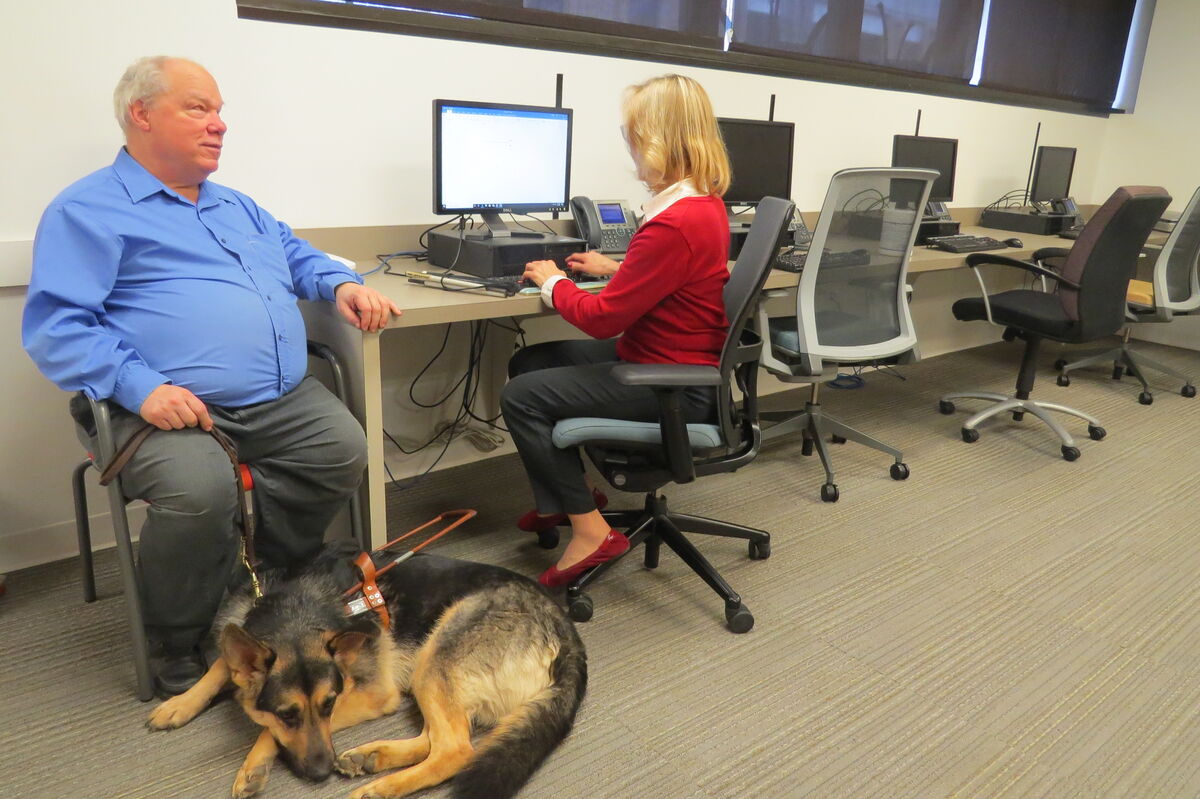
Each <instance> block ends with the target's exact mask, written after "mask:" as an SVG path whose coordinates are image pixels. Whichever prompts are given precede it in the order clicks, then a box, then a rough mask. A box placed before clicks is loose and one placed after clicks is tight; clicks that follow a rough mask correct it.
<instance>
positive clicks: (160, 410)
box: [138, 383, 213, 432]
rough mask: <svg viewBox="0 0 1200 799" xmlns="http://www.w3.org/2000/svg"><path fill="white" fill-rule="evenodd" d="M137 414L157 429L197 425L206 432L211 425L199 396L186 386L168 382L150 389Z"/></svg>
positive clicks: (175, 428)
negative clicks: (182, 386)
mask: <svg viewBox="0 0 1200 799" xmlns="http://www.w3.org/2000/svg"><path fill="white" fill-rule="evenodd" d="M138 414H139V415H140V416H141V417H142V418H143V419H145V420H146V421H147V422H149V423H150V424H152V425H154V426H155V427H157V428H158V429H159V430H182V429H183V428H185V427H195V426H197V425H199V426H200V428H201V429H202V430H204V431H205V432H208V431H209V430H212V426H213V420H212V417H211V416H209V415H208V408H207V407H205V405H204V403H203V402H201V401H200V398H199V397H197V396H196V395H195V394H193V393H192V392H190V391H188V390H187V389H186V388H181V387H180V386H173V385H171V384H170V383H163V384H162V385H161V386H159V387H158V388H156V389H154V390H153V391H151V392H150V396H148V397H146V401H145V402H143V403H142V407H141V408H139V409H138Z"/></svg>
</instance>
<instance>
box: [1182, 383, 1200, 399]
mask: <svg viewBox="0 0 1200 799" xmlns="http://www.w3.org/2000/svg"><path fill="white" fill-rule="evenodd" d="M1179 395H1180V396H1182V397H1194V396H1196V387H1195V386H1193V385H1191V384H1190V383H1189V384H1188V385H1186V386H1184V387H1183V388H1181V389H1179Z"/></svg>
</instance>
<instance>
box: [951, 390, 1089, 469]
mask: <svg viewBox="0 0 1200 799" xmlns="http://www.w3.org/2000/svg"><path fill="white" fill-rule="evenodd" d="M957 399H980V400H987V401H988V402H993V403H995V404H994V405H992V406H991V407H988V408H984V409H983V410H982V411H980V412H979V413H976V414H975V415H973V416H970V417H968V418H967V420H966V421H965V422H963V426H962V437H963V440H964V441H966V442H967V443H973V442H974V441H977V440H978V439H979V431H978V430H977V429H976V428H977V427H978V426H979V424H980V423H982V422H984V421H987V420H988V419H990V418H992V417H993V416H997V415H999V414H1001V413H1012V415H1013V419H1014V420H1016V421H1018V422H1019V421H1021V420H1022V419H1023V418H1024V416H1025V414H1026V413H1030V414H1033V415H1034V416H1036V417H1037V418H1038V419H1040V420H1041V421H1043V422H1044V423H1045V424H1046V426H1047V427H1049V428H1050V429H1051V430H1053V431H1054V434H1055V435H1057V436H1058V438H1059V440H1060V441H1061V442H1062V454H1063V458H1065V459H1066V460H1069V461H1073V460H1075V459H1076V458H1078V457H1079V449H1078V448H1077V447H1076V446H1075V439H1074V438H1072V437H1071V434H1070V433H1068V432H1067V429H1066V428H1065V427H1063V426H1062V425H1061V424H1059V423H1058V420H1057V419H1055V418H1054V417H1053V416H1051V415H1050V411H1054V412H1056V413H1065V414H1067V415H1068V416H1076V417H1078V418H1080V419H1083V420H1084V421H1086V422H1087V423H1088V435H1089V436H1090V437H1091V438H1092V439H1093V440H1094V441H1099V440H1100V439H1102V438H1104V436H1105V435H1106V432H1105V430H1104V428H1103V427H1101V426H1100V420H1099V419H1097V418H1096V417H1095V416H1092V415H1091V414H1087V413H1084V412H1083V411H1080V410H1076V409H1075V408H1069V407H1067V406H1066V405H1060V404H1059V403H1057V402H1041V401H1038V400H1032V399H1021V398H1019V397H1016V396H1014V395H1012V394H997V393H994V392H991V391H957V392H955V393H953V394H943V395H942V398H941V400H939V402H938V410H940V411H941V412H942V413H945V414H951V413H954V402H953V400H957Z"/></svg>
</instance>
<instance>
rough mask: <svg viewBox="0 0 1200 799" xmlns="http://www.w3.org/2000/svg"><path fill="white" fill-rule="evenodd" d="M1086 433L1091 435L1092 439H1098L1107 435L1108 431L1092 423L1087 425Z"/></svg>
mask: <svg viewBox="0 0 1200 799" xmlns="http://www.w3.org/2000/svg"><path fill="white" fill-rule="evenodd" d="M1088 435H1089V436H1091V437H1092V441H1099V440H1100V439H1102V438H1104V437H1105V436H1106V435H1108V431H1107V430H1105V429H1104V428H1103V427H1097V426H1096V425H1094V424H1089V425H1088Z"/></svg>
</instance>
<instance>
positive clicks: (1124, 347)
mask: <svg viewBox="0 0 1200 799" xmlns="http://www.w3.org/2000/svg"><path fill="white" fill-rule="evenodd" d="M1073 354H1074V355H1076V356H1078V357H1077V358H1076V360H1074V361H1071V362H1070V363H1066V362H1065V359H1063V360H1059V361H1056V362H1055V366H1056V367H1059V371H1060V376H1059V379H1058V384H1059V385H1060V386H1066V385H1070V383H1071V372H1072V371H1073V370H1075V369H1083V368H1085V367H1088V366H1095V365H1097V364H1102V363H1112V365H1113V371H1112V377H1113V380H1120V379H1121V377H1122V375H1123V374H1128V375H1130V376H1132V377H1136V378H1137V380H1138V382H1139V383H1141V384H1142V393H1141V394H1139V395H1138V401H1139V402H1141V403H1142V404H1143V405H1149V404H1150V403H1152V402H1153V401H1154V395H1153V394H1152V393H1151V392H1150V384H1149V383H1147V382H1146V376H1145V370H1146V369H1153V370H1155V371H1156V372H1161V373H1162V374H1165V375H1167V376H1169V377H1173V378H1175V379H1176V380H1179V381H1182V383H1183V386H1182V388H1180V390H1179V393H1180V394H1182V395H1183V396H1185V397H1194V396H1196V386H1195V384H1193V383H1192V379H1191V378H1190V377H1188V376H1187V375H1185V374H1184V373H1182V372H1179V371H1176V370H1175V369H1172V368H1171V367H1170V366H1167V365H1166V364H1164V363H1159V362H1158V361H1156V360H1154V359H1153V358H1148V357H1146V356H1145V355H1141V354H1139V353H1137V352H1135V351H1134V350H1132V349H1130V347H1129V345H1128V343H1127V342H1122V343H1121V345H1120V346H1119V347H1113V348H1111V349H1107V350H1085V351H1083V352H1077V353H1073Z"/></svg>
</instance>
